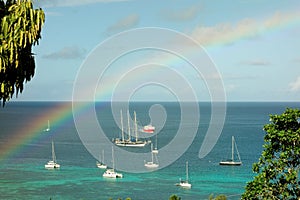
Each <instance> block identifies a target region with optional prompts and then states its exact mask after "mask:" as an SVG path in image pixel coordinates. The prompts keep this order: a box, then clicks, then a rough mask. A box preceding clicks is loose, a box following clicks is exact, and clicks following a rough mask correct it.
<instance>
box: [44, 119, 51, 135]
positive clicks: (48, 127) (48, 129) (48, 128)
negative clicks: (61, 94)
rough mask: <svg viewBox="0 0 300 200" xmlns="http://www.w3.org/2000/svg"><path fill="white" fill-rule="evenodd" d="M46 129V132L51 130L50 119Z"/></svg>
mask: <svg viewBox="0 0 300 200" xmlns="http://www.w3.org/2000/svg"><path fill="white" fill-rule="evenodd" d="M44 131H46V132H48V131H50V121H49V120H48V126H47V128H46V129H45V130H44Z"/></svg>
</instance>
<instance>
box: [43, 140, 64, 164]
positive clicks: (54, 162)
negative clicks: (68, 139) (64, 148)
mask: <svg viewBox="0 0 300 200" xmlns="http://www.w3.org/2000/svg"><path fill="white" fill-rule="evenodd" d="M45 168H46V169H56V168H60V165H59V164H58V163H57V162H56V156H55V151H54V143H53V140H52V160H49V161H48V163H47V164H46V165H45Z"/></svg>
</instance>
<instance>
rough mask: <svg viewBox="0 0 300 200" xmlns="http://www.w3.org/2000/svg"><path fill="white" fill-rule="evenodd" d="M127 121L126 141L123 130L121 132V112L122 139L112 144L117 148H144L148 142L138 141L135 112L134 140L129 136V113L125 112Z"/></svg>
mask: <svg viewBox="0 0 300 200" xmlns="http://www.w3.org/2000/svg"><path fill="white" fill-rule="evenodd" d="M127 119H128V139H126V140H125V136H124V130H123V116H122V110H121V131H122V132H121V134H122V138H116V139H115V140H114V143H115V144H116V145H117V146H122V147H144V146H145V145H146V144H148V143H149V141H144V140H139V139H138V129H137V122H136V112H134V127H135V138H132V137H131V135H130V121H129V112H128V111H127Z"/></svg>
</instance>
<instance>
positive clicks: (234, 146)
mask: <svg viewBox="0 0 300 200" xmlns="http://www.w3.org/2000/svg"><path fill="white" fill-rule="evenodd" d="M234 149H236V152H237V156H238V161H235V160H234ZM219 164H220V165H241V164H242V161H241V157H240V154H239V151H238V149H237V145H236V142H235V140H234V136H232V138H231V159H229V160H225V161H221V162H220V163H219Z"/></svg>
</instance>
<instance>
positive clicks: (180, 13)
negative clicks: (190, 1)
mask: <svg viewBox="0 0 300 200" xmlns="http://www.w3.org/2000/svg"><path fill="white" fill-rule="evenodd" d="M200 10H201V6H199V5H192V6H190V7H188V8H184V9H181V10H169V9H168V10H164V11H162V16H163V17H164V18H165V19H167V20H170V21H176V22H181V21H189V20H192V19H195V18H196V17H197V15H198V14H199V12H200Z"/></svg>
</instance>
